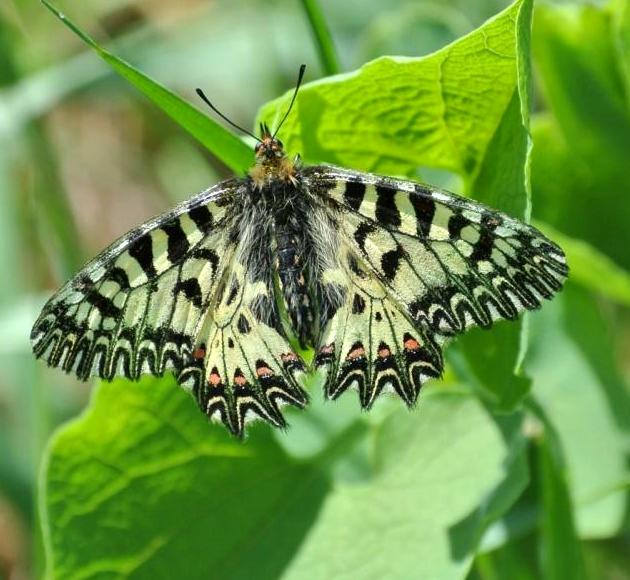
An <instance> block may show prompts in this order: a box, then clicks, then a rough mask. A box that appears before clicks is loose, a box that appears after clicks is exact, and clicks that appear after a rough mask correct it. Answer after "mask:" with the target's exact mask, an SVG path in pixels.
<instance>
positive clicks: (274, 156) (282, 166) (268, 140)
mask: <svg viewBox="0 0 630 580" xmlns="http://www.w3.org/2000/svg"><path fill="white" fill-rule="evenodd" d="M298 171H299V164H298V163H297V162H296V161H295V160H293V159H290V158H289V157H287V155H286V153H285V152H284V148H283V145H282V142H281V141H280V140H279V139H276V138H275V137H272V136H271V135H269V134H266V135H263V137H262V139H261V141H260V143H258V145H256V164H255V165H254V166H253V167H252V168H251V169H250V171H249V176H250V177H251V178H252V181H253V182H254V185H255V186H256V188H257V189H259V190H262V189H264V188H266V187H268V186H270V185H272V184H274V183H291V184H293V185H296V183H297V174H298Z"/></svg>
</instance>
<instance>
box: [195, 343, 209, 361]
mask: <svg viewBox="0 0 630 580" xmlns="http://www.w3.org/2000/svg"><path fill="white" fill-rule="evenodd" d="M193 358H194V359H196V360H203V359H204V358H206V349H205V348H204V347H203V346H200V347H199V348H196V349H195V350H194V351H193Z"/></svg>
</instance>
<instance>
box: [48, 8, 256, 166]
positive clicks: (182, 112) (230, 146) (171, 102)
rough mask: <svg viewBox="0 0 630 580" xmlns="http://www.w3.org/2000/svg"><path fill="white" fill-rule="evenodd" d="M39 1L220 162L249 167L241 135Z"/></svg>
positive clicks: (250, 154) (251, 158)
mask: <svg viewBox="0 0 630 580" xmlns="http://www.w3.org/2000/svg"><path fill="white" fill-rule="evenodd" d="M42 2H43V3H44V4H45V5H46V7H47V8H48V9H49V10H50V11H51V12H52V13H53V14H54V15H55V16H57V18H59V19H60V20H61V21H62V22H63V23H64V24H65V25H66V26H67V27H68V28H70V30H72V31H73V32H74V33H75V34H76V35H77V36H78V37H79V38H80V39H81V40H83V42H85V43H86V44H87V45H88V46H90V47H91V48H93V49H94V51H95V52H96V53H97V54H98V55H99V56H100V57H101V58H102V59H103V60H104V61H105V62H106V63H107V64H108V65H109V66H111V67H112V68H113V69H114V70H115V71H116V72H117V73H118V74H119V75H120V76H122V77H123V78H124V79H126V80H127V81H128V82H130V83H131V84H132V85H133V86H135V87H136V88H137V89H138V90H139V91H141V92H142V93H143V94H144V95H145V96H147V97H148V98H149V99H151V100H152V101H153V102H154V103H155V104H156V105H157V106H158V107H160V108H161V109H162V110H163V111H164V112H165V113H166V114H167V115H169V116H170V117H171V118H172V119H173V120H175V121H176V122H177V123H178V124H179V125H180V126H181V127H183V128H184V129H186V131H188V132H189V133H190V134H191V135H192V136H193V137H194V138H195V139H197V140H198V141H199V142H200V143H201V144H202V145H204V146H205V147H207V148H208V150H210V151H211V152H212V153H214V155H216V157H217V158H219V159H220V160H221V161H223V163H225V164H226V165H227V166H228V167H230V168H231V169H232V170H233V171H235V172H237V173H243V172H245V171H246V170H247V169H249V167H250V166H251V165H252V163H253V161H254V153H253V150H252V149H251V148H250V147H248V146H247V145H246V144H245V143H244V142H243V141H242V140H241V139H239V138H238V137H237V136H236V135H234V134H233V133H231V132H230V131H228V130H227V129H226V128H225V127H223V126H222V125H220V124H219V123H217V122H216V121H215V120H214V119H212V118H210V117H208V116H207V115H204V114H203V113H201V112H200V111H199V110H198V109H196V108H195V107H193V106H192V105H190V104H189V103H187V102H186V101H184V100H183V99H182V98H181V97H179V96H177V95H176V94H174V93H172V92H171V91H169V90H168V89H167V88H166V87H164V86H162V85H161V84H159V83H158V82H156V81H154V80H153V79H151V78H149V77H148V76H147V75H145V74H144V73H142V72H140V71H139V70H138V69H136V68H134V67H133V66H131V65H130V64H129V63H127V62H125V61H124V60H122V59H121V58H118V57H117V56H116V55H114V54H112V53H111V52H109V51H108V50H106V49H105V48H103V47H102V46H100V45H99V44H98V43H97V42H96V41H95V40H94V39H93V38H91V37H90V36H89V35H88V34H86V33H85V32H83V31H82V30H81V29H80V28H79V27H78V26H77V25H76V24H74V23H73V22H72V21H71V20H70V19H69V18H68V17H67V16H66V15H65V14H63V13H62V12H60V11H59V10H57V9H56V8H55V7H54V6H53V5H52V4H50V3H49V2H48V1H47V0H42Z"/></svg>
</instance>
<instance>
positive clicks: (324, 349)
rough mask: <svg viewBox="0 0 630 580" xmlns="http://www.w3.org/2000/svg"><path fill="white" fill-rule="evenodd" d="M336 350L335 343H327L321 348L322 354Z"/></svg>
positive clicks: (332, 352)
mask: <svg viewBox="0 0 630 580" xmlns="http://www.w3.org/2000/svg"><path fill="white" fill-rule="evenodd" d="M334 352H335V345H334V344H327V345H326V346H322V348H320V349H319V353H320V354H334Z"/></svg>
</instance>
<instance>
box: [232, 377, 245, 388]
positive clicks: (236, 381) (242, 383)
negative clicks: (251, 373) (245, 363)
mask: <svg viewBox="0 0 630 580" xmlns="http://www.w3.org/2000/svg"><path fill="white" fill-rule="evenodd" d="M234 384H235V385H236V386H237V387H244V386H245V385H246V384H247V379H246V378H245V377H244V376H243V375H235V376H234Z"/></svg>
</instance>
